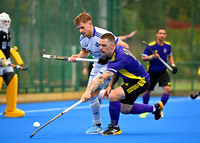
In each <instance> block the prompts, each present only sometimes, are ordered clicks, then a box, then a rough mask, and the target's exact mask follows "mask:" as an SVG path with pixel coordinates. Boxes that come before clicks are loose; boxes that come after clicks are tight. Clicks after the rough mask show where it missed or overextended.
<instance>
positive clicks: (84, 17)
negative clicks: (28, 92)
mask: <svg viewBox="0 0 200 143" xmlns="http://www.w3.org/2000/svg"><path fill="white" fill-rule="evenodd" d="M88 21H92V17H91V15H90V14H89V13H86V12H83V13H80V14H79V15H78V16H77V17H76V18H75V19H74V25H78V24H80V23H81V22H83V23H86V22H88Z"/></svg>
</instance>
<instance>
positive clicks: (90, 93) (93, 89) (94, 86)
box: [81, 71, 114, 102]
mask: <svg viewBox="0 0 200 143" xmlns="http://www.w3.org/2000/svg"><path fill="white" fill-rule="evenodd" d="M113 75H114V73H113V72H110V71H105V72H104V73H103V74H102V75H100V76H99V77H97V78H96V79H95V80H94V81H93V82H91V83H90V85H89V86H88V87H87V89H86V91H85V92H84V94H83V95H82V97H81V100H82V101H83V102H87V101H88V100H89V99H90V98H91V97H94V96H95V95H96V93H97V91H98V89H99V88H100V87H101V86H102V85H103V84H104V83H105V81H106V80H107V79H108V78H109V77H112V76H113Z"/></svg>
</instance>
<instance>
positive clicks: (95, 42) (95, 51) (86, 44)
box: [80, 27, 119, 67]
mask: <svg viewBox="0 0 200 143" xmlns="http://www.w3.org/2000/svg"><path fill="white" fill-rule="evenodd" d="M105 33H111V34H113V33H112V32H110V31H107V30H105V29H102V28H99V27H94V34H93V36H92V37H91V38H88V37H84V36H82V35H81V36H80V44H81V48H82V49H83V50H87V51H89V52H90V53H91V54H92V57H93V58H94V59H99V58H100V57H101V56H102V55H101V51H100V47H99V39H100V37H101V35H103V34H105ZM113 35H114V34H113ZM114 36H115V35H114ZM118 40H119V39H118V38H117V37H116V36H115V43H117V42H118ZM102 66H107V65H100V64H98V63H97V62H95V63H94V64H93V67H102Z"/></svg>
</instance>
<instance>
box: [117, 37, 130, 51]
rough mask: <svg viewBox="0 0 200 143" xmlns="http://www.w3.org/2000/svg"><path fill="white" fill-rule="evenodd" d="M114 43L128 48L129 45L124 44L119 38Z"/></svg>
mask: <svg viewBox="0 0 200 143" xmlns="http://www.w3.org/2000/svg"><path fill="white" fill-rule="evenodd" d="M116 45H120V46H122V47H126V48H128V49H129V45H128V44H126V43H125V42H124V41H122V40H120V39H119V40H118V42H117V44H116Z"/></svg>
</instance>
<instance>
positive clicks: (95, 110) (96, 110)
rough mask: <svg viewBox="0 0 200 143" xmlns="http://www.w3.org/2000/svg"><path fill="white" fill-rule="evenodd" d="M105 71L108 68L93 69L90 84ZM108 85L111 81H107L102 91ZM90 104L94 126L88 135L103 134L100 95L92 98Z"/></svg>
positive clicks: (88, 131) (90, 128) (87, 132)
mask: <svg viewBox="0 0 200 143" xmlns="http://www.w3.org/2000/svg"><path fill="white" fill-rule="evenodd" d="M105 69H106V67H105V68H100V69H97V68H93V69H92V71H91V73H90V78H89V82H88V84H90V83H91V82H92V81H93V80H94V79H95V78H96V77H98V76H99V75H100V74H102V73H103V71H104V70H105ZM108 83H109V81H106V82H105V83H104V85H102V87H101V89H103V88H104V87H105V86H106V85H107V84H108ZM89 103H90V109H91V111H92V117H93V125H92V126H91V127H89V129H88V130H87V131H86V134H101V133H102V132H103V128H102V125H101V113H100V108H101V106H100V102H99V99H98V95H97V96H94V97H92V98H90V99H89Z"/></svg>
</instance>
